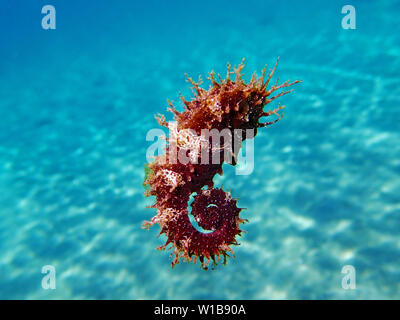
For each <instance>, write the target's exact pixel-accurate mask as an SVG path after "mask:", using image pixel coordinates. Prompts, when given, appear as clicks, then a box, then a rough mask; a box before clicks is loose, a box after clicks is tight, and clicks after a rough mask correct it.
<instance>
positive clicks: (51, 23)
mask: <svg viewBox="0 0 400 320" xmlns="http://www.w3.org/2000/svg"><path fill="white" fill-rule="evenodd" d="M42 14H45V16H44V17H43V18H42V28H43V29H44V30H48V29H52V30H54V29H55V28H56V8H54V6H52V5H50V4H47V5H45V6H43V7H42Z"/></svg>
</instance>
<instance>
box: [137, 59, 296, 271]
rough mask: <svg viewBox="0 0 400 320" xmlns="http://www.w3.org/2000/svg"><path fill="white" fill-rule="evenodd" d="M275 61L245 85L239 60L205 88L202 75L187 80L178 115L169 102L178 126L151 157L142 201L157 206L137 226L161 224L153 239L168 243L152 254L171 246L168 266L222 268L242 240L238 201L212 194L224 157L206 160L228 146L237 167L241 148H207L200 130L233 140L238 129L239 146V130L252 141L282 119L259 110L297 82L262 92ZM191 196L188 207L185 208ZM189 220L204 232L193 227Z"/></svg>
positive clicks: (164, 123)
mask: <svg viewBox="0 0 400 320" xmlns="http://www.w3.org/2000/svg"><path fill="white" fill-rule="evenodd" d="M278 61H279V58H278V59H277V61H276V63H275V66H274V67H273V68H272V70H270V72H269V74H268V75H267V72H266V70H267V66H265V67H264V69H263V71H262V74H261V76H260V77H258V76H257V75H256V73H253V75H252V77H251V80H250V82H249V83H247V84H246V83H245V81H244V80H243V74H242V73H241V72H242V70H243V68H244V59H243V60H242V62H241V63H240V64H239V65H238V66H237V67H234V68H233V71H231V69H232V68H231V65H230V64H229V63H228V64H227V74H226V78H225V79H222V78H221V76H220V75H218V79H216V76H215V73H214V71H211V72H210V73H209V76H208V79H209V80H210V81H211V85H210V87H209V89H208V90H205V89H204V88H202V87H201V86H200V85H201V83H202V79H201V77H200V78H199V80H198V81H197V82H196V81H194V80H193V79H192V78H190V77H189V76H188V75H186V78H187V81H188V82H189V83H191V85H192V91H193V95H194V96H193V97H192V98H191V99H190V100H186V99H185V97H183V96H182V95H181V101H182V104H183V107H184V111H182V112H178V111H177V109H176V108H175V106H174V104H173V103H172V102H171V101H169V100H168V104H169V108H168V111H170V112H172V113H173V114H174V119H175V121H176V128H175V131H174V133H175V134H174V135H173V136H170V137H169V138H166V140H167V144H166V148H165V149H166V150H165V151H166V152H165V154H163V155H158V156H156V157H155V159H154V161H153V162H151V163H149V164H148V165H147V167H146V168H147V170H146V171H147V174H146V177H145V181H144V185H145V187H146V188H147V190H146V192H145V195H146V196H155V198H156V202H155V204H154V205H152V206H150V207H151V208H155V209H157V214H156V215H155V216H154V217H153V218H152V219H151V220H150V221H145V222H144V223H143V228H149V227H151V226H153V225H154V224H159V225H160V228H161V231H160V234H159V235H162V234H165V235H166V236H167V240H166V243H165V244H164V245H162V246H160V247H158V248H157V249H160V250H165V249H166V248H167V247H168V246H169V248H168V249H172V250H173V251H172V254H171V258H173V260H172V267H174V266H175V265H176V264H177V263H179V262H180V260H181V259H183V260H184V261H189V262H194V263H196V261H197V259H199V261H200V263H201V267H202V268H203V269H205V270H207V269H208V268H209V266H210V263H211V262H212V265H213V266H216V265H217V264H218V263H219V262H220V260H221V258H222V259H223V263H224V264H226V262H227V258H228V257H231V256H232V257H234V252H233V250H232V248H231V246H232V245H239V243H238V241H237V239H236V237H237V236H240V235H241V234H242V232H243V230H241V229H240V227H241V224H242V223H245V222H247V219H242V218H241V217H240V212H241V210H242V208H239V207H238V206H237V199H235V198H232V197H231V194H230V192H225V191H224V190H223V189H222V188H214V182H213V178H214V176H215V175H216V174H217V173H218V174H220V175H222V164H223V162H224V159H222V160H221V161H219V163H215V162H214V161H211V157H212V155H215V154H216V153H217V154H218V153H220V155H221V156H222V155H223V153H224V152H226V151H227V150H226V149H227V148H228V147H230V149H229V150H230V152H231V154H232V159H233V160H232V161H231V164H232V165H236V156H237V152H238V150H239V149H240V146H239V148H237V149H236V152H232V148H231V147H232V145H231V144H230V145H228V147H227V146H226V145H223V146H222V147H220V148H219V149H218V148H217V149H215V148H214V147H213V144H212V143H209V142H210V141H209V140H208V139H209V137H208V138H205V137H204V134H202V132H203V131H202V130H204V129H208V130H212V129H217V130H228V131H229V132H230V133H231V134H232V136H233V135H235V134H236V135H237V132H238V129H241V130H239V132H240V135H241V137H240V138H241V139H240V140H239V141H244V140H245V139H246V138H247V132H248V130H247V131H246V130H245V129H252V130H253V132H254V133H253V135H252V137H249V138H253V137H254V136H255V135H256V134H257V129H258V128H261V127H265V126H270V125H272V124H274V123H276V122H277V121H279V120H280V119H281V118H282V116H283V113H279V111H280V110H282V109H283V108H284V107H285V106H281V104H280V103H279V104H278V106H277V107H276V108H275V109H273V110H270V111H265V110H264V107H265V106H266V105H267V104H269V103H271V102H272V101H274V100H275V99H277V98H279V97H281V96H283V95H286V94H288V93H289V92H291V91H292V90H293V89H291V90H286V91H282V92H280V93H275V92H276V91H277V90H279V89H281V88H287V87H290V86H292V85H294V84H296V83H298V82H300V81H299V80H296V81H293V82H290V81H289V80H288V81H286V82H283V83H282V84H279V85H278V80H279V79H278V80H276V82H275V84H274V85H272V86H270V88H268V85H269V83H270V80H271V78H272V76H273V74H274V72H275V70H276V67H277V65H278ZM233 76H234V78H233ZM273 93H275V94H274V95H273ZM272 115H275V116H276V119H275V120H272V121H268V122H260V118H261V117H270V116H272ZM156 119H157V121H158V123H159V124H160V125H162V126H165V127H168V122H167V121H166V118H165V116H163V115H158V116H156ZM204 146H205V147H204ZM205 148H206V151H208V156H207V157H206V158H205V159H206V160H207V161H200V160H204V158H201V155H203V153H202V151H204V149H205ZM171 151H174V152H171ZM180 153H181V154H184V155H186V156H187V157H188V158H189V159H190V160H191V161H189V162H187V163H181V162H180V161H177V157H176V156H175V155H176V154H180ZM204 162H206V163H204ZM191 197H192V198H193V201H192V203H190V201H191ZM189 209H191V212H190V213H189ZM189 214H191V215H192V217H193V218H194V220H195V221H196V222H197V224H198V226H199V227H200V228H202V229H203V230H201V229H200V228H195V227H194V225H193V224H192V222H191V221H190V217H189ZM199 229H200V230H199Z"/></svg>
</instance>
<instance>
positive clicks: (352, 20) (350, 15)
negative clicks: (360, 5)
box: [342, 4, 356, 29]
mask: <svg viewBox="0 0 400 320" xmlns="http://www.w3.org/2000/svg"><path fill="white" fill-rule="evenodd" d="M342 13H343V14H346V15H345V16H344V17H343V18H342V28H343V29H356V9H355V8H354V7H353V6H351V5H349V4H348V5H345V6H343V7H342Z"/></svg>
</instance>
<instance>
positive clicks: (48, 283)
mask: <svg viewBox="0 0 400 320" xmlns="http://www.w3.org/2000/svg"><path fill="white" fill-rule="evenodd" d="M42 273H43V274H45V276H44V277H43V278H42V288H43V289H45V290H49V289H52V290H55V289H56V268H55V267H54V266H52V265H45V266H43V267H42Z"/></svg>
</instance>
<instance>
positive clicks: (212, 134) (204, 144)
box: [146, 121, 255, 175]
mask: <svg viewBox="0 0 400 320" xmlns="http://www.w3.org/2000/svg"><path fill="white" fill-rule="evenodd" d="M168 129H169V137H168V152H167V154H166V155H165V157H163V158H159V159H158V160H159V161H165V162H168V163H170V164H177V163H180V164H184V165H186V164H188V163H192V164H206V165H208V164H221V163H223V162H226V163H229V164H233V165H236V163H237V164H238V165H237V166H236V167H235V173H236V174H237V175H249V174H251V173H252V172H253V170H254V140H253V138H254V135H255V131H254V129H228V128H226V129H222V130H217V129H201V133H200V134H197V133H196V131H195V130H192V129H182V130H178V127H177V123H176V122H173V121H171V122H168ZM156 138H157V140H156V141H155V142H154V143H152V144H151V145H150V146H149V147H148V148H147V152H146V159H147V162H151V161H153V160H154V158H155V156H156V155H162V154H163V153H164V151H165V150H166V144H167V138H166V134H165V132H164V131H163V130H162V129H151V130H149V131H148V132H147V135H146V141H154V140H155V139H156ZM244 139H246V143H245V144H244V145H245V151H246V152H245V155H244V154H243V148H242V145H243V141H244Z"/></svg>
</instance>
